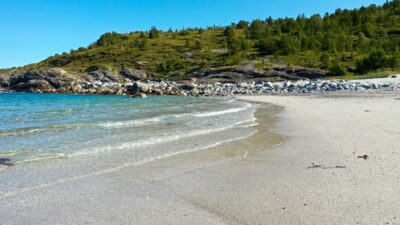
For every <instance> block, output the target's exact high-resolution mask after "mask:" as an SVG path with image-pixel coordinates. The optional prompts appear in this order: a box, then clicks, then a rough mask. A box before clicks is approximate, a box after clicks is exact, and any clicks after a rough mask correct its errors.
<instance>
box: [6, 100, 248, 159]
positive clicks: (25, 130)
mask: <svg viewBox="0 0 400 225" xmlns="http://www.w3.org/2000/svg"><path fill="white" fill-rule="evenodd" d="M253 113H254V106H253V105H251V104H249V103H245V102H240V101H235V100H229V99H220V98H194V97H149V98H145V99H137V98H129V97H124V96H101V95H56V94H19V93H18V94H17V93H11V94H5V93H3V94H0V158H3V159H4V158H7V159H9V160H11V162H12V163H14V164H16V165H18V164H24V163H35V162H38V161H43V160H53V159H63V158H73V157H80V156H88V155H101V154H129V157H130V158H129V160H130V161H132V160H134V161H135V160H137V161H140V160H146V159H148V158H157V157H162V156H165V155H171V154H174V153H176V152H177V151H183V150H188V148H194V144H193V143H194V142H193V140H203V142H204V143H203V142H202V145H203V144H204V145H213V144H217V143H218V142H221V141H223V140H226V139H228V138H239V137H241V136H242V135H243V136H245V135H249V132H248V131H246V132H245V131H243V132H239V131H240V127H246V126H248V125H251V124H252V123H254V120H255V118H254V116H253ZM222 133H224V135H225V136H218V135H221V134H222ZM207 135H208V136H207ZM229 135H231V136H229ZM196 145H198V143H196Z"/></svg>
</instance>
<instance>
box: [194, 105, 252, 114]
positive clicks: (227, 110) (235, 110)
mask: <svg viewBox="0 0 400 225" xmlns="http://www.w3.org/2000/svg"><path fill="white" fill-rule="evenodd" d="M250 106H251V104H247V105H246V106H245V107H241V108H231V109H226V110H221V111H211V112H202V113H195V114H194V115H193V116H195V117H210V116H220V115H224V114H230V113H237V112H241V111H244V110H247V109H249V107H250Z"/></svg>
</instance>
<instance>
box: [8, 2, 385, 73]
mask: <svg viewBox="0 0 400 225" xmlns="http://www.w3.org/2000/svg"><path fill="white" fill-rule="evenodd" d="M385 1H386V0H0V68H5V67H12V66H22V65H25V64H29V63H34V62H38V61H40V60H43V59H45V58H47V57H48V56H51V55H54V54H55V53H62V52H64V51H69V50H70V49H76V48H78V47H81V46H88V45H89V44H90V43H92V42H94V41H95V40H97V39H98V37H99V36H100V35H101V34H103V33H105V32H109V31H116V32H130V31H135V30H148V29H149V28H150V27H151V26H156V27H158V28H161V29H164V30H166V29H168V28H170V27H171V28H174V29H175V28H183V27H206V26H211V25H214V24H215V25H228V24H230V23H231V22H237V21H239V20H241V19H244V20H251V19H255V18H262V19H265V18H267V17H268V16H272V17H274V18H276V17H286V16H288V17H294V16H297V15H299V14H302V13H304V14H305V15H306V16H309V15H312V14H315V13H321V14H324V13H325V12H333V11H334V10H335V9H336V8H348V9H351V8H356V7H360V6H363V5H364V6H366V5H369V4H373V3H374V4H383V3H384V2H385Z"/></svg>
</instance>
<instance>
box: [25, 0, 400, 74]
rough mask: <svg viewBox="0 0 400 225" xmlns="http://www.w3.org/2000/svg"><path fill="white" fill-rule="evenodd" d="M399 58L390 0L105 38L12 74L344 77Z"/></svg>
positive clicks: (392, 64)
mask: <svg viewBox="0 0 400 225" xmlns="http://www.w3.org/2000/svg"><path fill="white" fill-rule="evenodd" d="M399 57H400V0H393V1H388V2H387V3H385V4H384V5H382V6H376V5H370V6H368V7H362V8H360V9H356V10H341V9H338V10H336V12H335V13H333V14H325V15H323V16H321V15H318V14H317V15H313V16H311V17H309V18H307V17H305V16H304V15H300V16H298V17H297V18H280V19H272V18H271V17H269V18H267V19H265V20H261V19H256V20H254V21H251V22H247V21H239V22H238V23H237V24H231V25H230V26H227V27H217V26H214V27H208V28H206V29H202V28H188V29H183V30H175V31H173V30H172V29H169V30H168V31H167V32H163V31H161V30H158V29H157V28H155V27H153V28H151V30H149V31H148V32H132V33H128V34H118V33H115V32H112V33H106V34H104V35H102V36H101V37H100V38H99V40H97V41H96V42H95V43H93V44H92V45H90V46H89V47H88V48H79V49H78V50H72V51H71V52H70V53H63V54H61V55H55V56H52V57H49V58H48V59H46V60H44V61H42V62H40V63H37V64H32V65H29V66H27V67H24V68H20V69H32V68H40V67H63V68H65V69H67V70H69V71H70V72H76V73H79V72H82V71H86V69H87V68H90V67H92V66H106V67H110V68H112V69H114V70H118V69H119V68H121V67H124V66H126V67H131V68H136V69H141V70H145V71H147V72H148V73H151V74H153V75H155V76H159V77H169V76H177V75H179V76H181V75H183V74H186V73H188V72H193V71H201V70H208V69H210V68H215V69H221V68H230V67H234V66H237V65H238V64H239V63H240V62H242V61H245V60H258V61H259V65H258V66H259V67H262V68H270V67H271V66H272V65H273V64H287V65H290V66H303V67H309V68H319V69H323V70H326V71H328V74H329V75H331V76H339V77H351V76H355V75H362V74H370V73H371V72H373V71H381V70H397V69H398V67H399V63H398V62H399Z"/></svg>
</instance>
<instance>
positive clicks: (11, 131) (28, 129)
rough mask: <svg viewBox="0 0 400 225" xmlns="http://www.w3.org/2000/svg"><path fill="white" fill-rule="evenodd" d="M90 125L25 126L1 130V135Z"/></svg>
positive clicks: (15, 134)
mask: <svg viewBox="0 0 400 225" xmlns="http://www.w3.org/2000/svg"><path fill="white" fill-rule="evenodd" d="M84 126H90V124H88V123H85V124H84V123H79V124H78V123H73V124H57V125H49V126H39V127H25V128H16V129H11V130H7V131H0V137H8V136H19V135H32V134H36V133H41V132H50V131H51V132H54V131H60V130H69V129H76V128H79V127H84Z"/></svg>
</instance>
